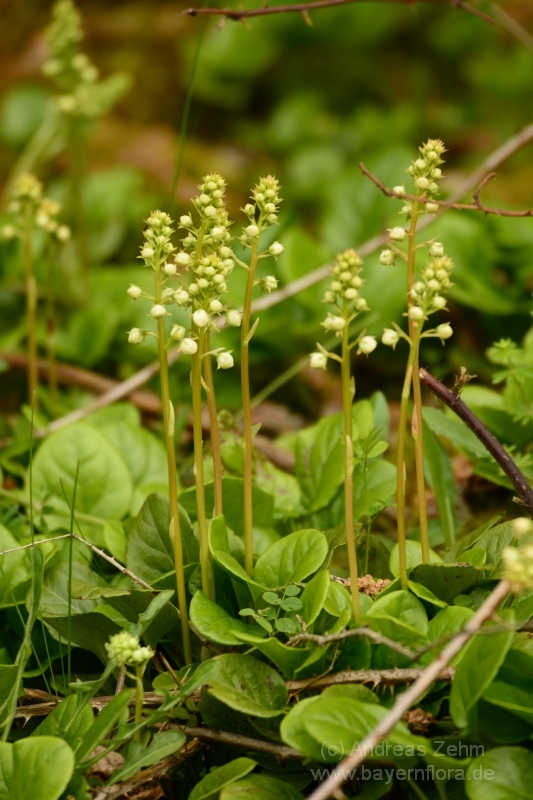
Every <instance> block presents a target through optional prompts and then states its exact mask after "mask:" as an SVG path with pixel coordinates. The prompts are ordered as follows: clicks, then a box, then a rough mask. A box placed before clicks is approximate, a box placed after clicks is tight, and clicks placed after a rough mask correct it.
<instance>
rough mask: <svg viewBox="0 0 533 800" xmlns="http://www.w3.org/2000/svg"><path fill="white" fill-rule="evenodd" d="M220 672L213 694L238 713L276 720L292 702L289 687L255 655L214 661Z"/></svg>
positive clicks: (212, 682)
mask: <svg viewBox="0 0 533 800" xmlns="http://www.w3.org/2000/svg"><path fill="white" fill-rule="evenodd" d="M213 663H214V664H216V672H215V673H214V674H213V676H212V677H211V678H210V680H209V691H210V693H211V694H212V695H213V696H214V697H216V698H217V700H220V701H221V702H223V703H225V704H226V705H228V706H229V707H230V708H233V709H235V711H241V712H242V713H243V714H251V715H252V716H256V717H265V718H268V717H275V716H278V715H279V714H281V713H282V711H283V708H284V706H285V704H286V702H287V699H288V693H287V688H286V686H285V683H284V681H283V680H282V678H281V677H280V675H279V673H278V672H276V670H274V669H272V667H269V666H268V665H267V664H264V663H262V662H261V661H258V660H257V659H255V658H252V657H251V656H244V655H238V654H228V655H223V656H217V657H216V658H215V659H213Z"/></svg>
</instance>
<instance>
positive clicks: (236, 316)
mask: <svg viewBox="0 0 533 800" xmlns="http://www.w3.org/2000/svg"><path fill="white" fill-rule="evenodd" d="M226 322H227V323H228V325H231V327H232V328H238V327H240V324H241V313H240V311H236V310H235V309H231V310H230V311H226Z"/></svg>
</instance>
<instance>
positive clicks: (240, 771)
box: [189, 758, 257, 800]
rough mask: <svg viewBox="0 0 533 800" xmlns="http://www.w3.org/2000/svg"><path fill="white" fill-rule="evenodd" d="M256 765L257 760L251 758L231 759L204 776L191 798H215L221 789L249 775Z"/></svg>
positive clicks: (202, 799) (203, 799)
mask: <svg viewBox="0 0 533 800" xmlns="http://www.w3.org/2000/svg"><path fill="white" fill-rule="evenodd" d="M256 766H257V761H252V759H251V758H236V759H235V761H229V762H228V763H227V764H224V765H223V766H222V767H218V769H214V770H212V772H210V773H209V774H208V775H206V776H205V778H202V780H201V781H200V782H199V783H197V784H196V786H195V787H194V789H193V790H192V792H191V793H190V795H189V800H215V798H217V797H218V796H219V792H220V790H221V789H223V788H224V787H225V786H229V785H230V784H232V783H234V782H235V781H238V780H239V778H243V777H244V776H245V775H248V773H249V772H251V771H252V770H253V769H254V767H256Z"/></svg>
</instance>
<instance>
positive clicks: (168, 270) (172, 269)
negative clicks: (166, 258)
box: [163, 264, 178, 278]
mask: <svg viewBox="0 0 533 800" xmlns="http://www.w3.org/2000/svg"><path fill="white" fill-rule="evenodd" d="M177 271H178V270H177V269H176V265H175V264H165V266H164V267H163V272H164V273H165V275H168V276H169V278H171V277H172V276H173V275H175V274H176V272H177Z"/></svg>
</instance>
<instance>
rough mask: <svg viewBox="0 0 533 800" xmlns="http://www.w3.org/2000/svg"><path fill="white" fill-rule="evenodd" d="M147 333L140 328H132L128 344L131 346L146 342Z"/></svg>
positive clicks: (129, 332)
mask: <svg viewBox="0 0 533 800" xmlns="http://www.w3.org/2000/svg"><path fill="white" fill-rule="evenodd" d="M144 336H145V333H144V331H142V330H141V329H140V328H132V329H131V331H128V342H129V343H130V344H141V342H144Z"/></svg>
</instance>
